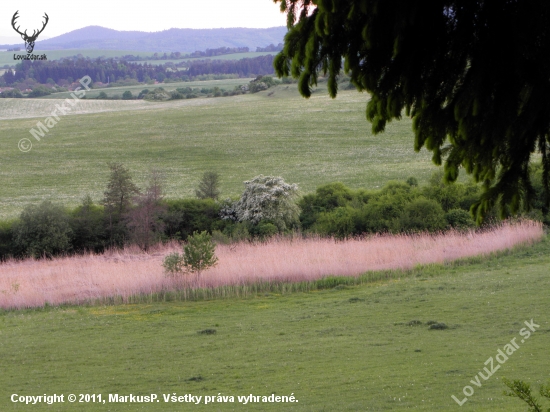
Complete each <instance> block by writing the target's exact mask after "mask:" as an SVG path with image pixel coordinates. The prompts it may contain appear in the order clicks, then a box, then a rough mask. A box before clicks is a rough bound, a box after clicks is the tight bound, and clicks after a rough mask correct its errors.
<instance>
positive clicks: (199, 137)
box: [0, 79, 436, 219]
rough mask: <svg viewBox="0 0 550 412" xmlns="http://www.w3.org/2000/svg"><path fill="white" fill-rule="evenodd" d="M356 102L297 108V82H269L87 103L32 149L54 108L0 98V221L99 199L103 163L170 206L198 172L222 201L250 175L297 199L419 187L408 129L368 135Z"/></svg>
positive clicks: (312, 102) (323, 101)
mask: <svg viewBox="0 0 550 412" xmlns="http://www.w3.org/2000/svg"><path fill="white" fill-rule="evenodd" d="M242 80H246V79H235V80H224V81H220V82H219V83H218V84H220V87H223V86H221V85H223V84H225V85H227V84H229V83H233V82H237V81H239V82H240V83H242ZM203 83H204V84H205V85H206V84H209V85H213V84H215V82H214V83H213V82H203ZM195 84H196V85H199V83H194V84H189V83H185V85H195ZM176 86H177V84H174V87H176ZM139 88H143V86H139V87H138V89H139ZM122 89H125V88H122ZM122 89H121V90H122ZM121 90H119V92H120V91H121ZM367 99H368V95H367V94H364V93H363V94H362V93H358V92H357V91H342V92H341V93H340V94H339V96H338V98H337V99H334V100H333V99H331V98H330V97H328V95H327V93H326V91H325V90H323V89H319V90H318V91H317V92H316V93H314V94H313V95H312V97H311V98H310V99H309V100H307V99H304V98H302V97H300V96H299V95H298V92H297V90H296V85H288V86H287V85H280V86H277V88H275V89H269V90H267V91H264V92H261V93H257V94H250V95H240V96H234V97H222V98H205V99H190V100H178V101H171V102H165V103H149V102H143V101H105V100H103V101H99V100H93V101H92V100H88V101H81V102H79V103H78V108H75V109H74V111H77V110H78V111H79V113H81V114H78V115H66V116H64V117H61V118H60V121H59V123H57V124H56V125H55V126H54V127H53V128H52V129H51V130H50V132H49V134H47V135H46V136H45V137H43V138H42V139H41V141H40V142H37V141H35V140H34V138H33V137H32V136H31V135H30V133H29V130H30V129H31V128H33V127H36V123H37V121H39V120H40V121H44V119H45V118H46V116H48V114H49V113H51V111H52V110H54V109H55V104H58V103H60V102H59V101H55V100H46V99H0V119H2V122H1V123H0V153H1V159H0V173H1V174H2V183H3V184H2V186H1V187H0V198H1V199H2V208H1V211H0V218H2V219H3V218H6V217H14V216H16V215H18V214H19V212H20V211H21V209H22V208H23V207H24V206H25V205H26V204H28V203H37V202H40V201H41V200H42V199H45V198H48V199H52V200H54V201H56V202H62V203H64V204H66V205H67V206H75V205H77V204H78V203H79V201H80V199H81V198H82V197H83V196H85V195H86V194H88V193H89V194H91V195H92V198H93V199H94V200H95V201H99V200H101V198H102V195H103V191H104V189H105V186H106V182H107V178H108V167H107V162H112V161H118V162H122V163H124V164H125V165H126V166H127V167H129V169H130V170H131V171H132V172H133V174H134V178H135V180H136V182H137V183H138V184H140V185H142V184H144V182H145V181H146V180H147V175H148V170H149V169H151V168H156V169H160V170H163V171H164V173H165V175H166V177H167V196H168V197H170V198H181V197H189V196H193V194H194V190H195V187H196V185H197V183H198V181H199V178H200V176H201V175H202V174H203V173H204V172H205V171H208V170H214V171H218V172H219V173H220V174H221V189H222V196H236V195H240V193H241V192H242V190H243V183H242V182H243V181H244V180H248V179H250V178H252V177H254V176H256V175H259V174H264V175H280V176H283V177H284V178H285V180H286V181H288V182H293V183H298V184H299V187H300V188H301V190H302V192H311V191H314V190H315V188H316V187H317V186H319V185H321V184H325V183H328V182H334V181H342V182H343V183H345V184H346V185H349V186H350V187H353V188H360V187H363V188H377V187H381V186H383V185H384V184H385V183H386V182H387V181H388V180H391V179H406V178H408V177H409V176H416V177H417V178H418V179H419V181H420V182H425V181H427V179H428V178H429V176H430V175H431V174H432V172H433V171H434V170H435V169H436V168H435V167H434V166H433V165H432V163H431V162H430V160H429V159H430V157H431V156H430V153H428V152H427V151H425V150H423V151H422V152H421V153H415V152H414V150H413V134H412V131H411V122H410V120H408V119H404V120H402V121H400V122H393V123H391V124H389V125H388V127H387V130H386V132H385V133H382V134H379V135H377V136H373V135H372V134H371V133H370V124H369V123H367V122H366V120H365V105H366V101H367ZM17 117H21V118H17ZM23 138H28V139H30V140H32V142H33V148H32V150H31V151H30V152H27V153H22V152H21V151H19V150H18V142H19V141H20V139H23Z"/></svg>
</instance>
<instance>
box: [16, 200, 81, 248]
mask: <svg viewBox="0 0 550 412" xmlns="http://www.w3.org/2000/svg"><path fill="white" fill-rule="evenodd" d="M69 221H70V219H69V216H68V214H67V213H66V212H65V210H64V209H63V208H62V207H61V206H57V205H54V204H53V203H51V202H50V201H47V200H46V201H44V202H42V203H41V204H40V205H38V206H32V205H31V206H27V207H26V208H25V209H24V210H23V212H22V213H21V216H20V218H19V221H18V222H16V223H15V225H14V227H13V238H14V243H15V245H16V246H17V247H19V248H20V249H21V251H22V253H23V254H24V255H26V256H32V257H35V258H39V257H42V256H47V257H51V256H54V255H56V254H60V253H66V252H68V251H69V250H70V249H71V237H72V230H71V226H70V224H69Z"/></svg>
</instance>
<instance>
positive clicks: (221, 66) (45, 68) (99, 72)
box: [0, 55, 273, 86]
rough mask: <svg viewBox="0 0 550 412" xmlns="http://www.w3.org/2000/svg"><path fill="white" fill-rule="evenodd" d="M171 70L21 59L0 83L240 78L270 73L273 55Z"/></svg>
mask: <svg viewBox="0 0 550 412" xmlns="http://www.w3.org/2000/svg"><path fill="white" fill-rule="evenodd" d="M178 67H179V70H174V68H173V67H169V66H168V65H152V64H147V63H144V64H141V63H133V62H129V61H125V60H116V59H99V58H98V59H89V58H78V59H74V60H69V59H63V60H58V61H36V62H32V61H22V62H20V63H18V64H17V65H16V67H15V71H14V70H12V69H8V70H6V72H5V73H4V74H3V75H2V76H1V77H0V86H1V85H5V86H13V85H15V84H17V83H21V82H23V81H26V80H27V79H33V80H34V81H36V82H38V83H41V84H52V83H60V82H62V81H69V83H71V82H73V81H75V80H76V79H80V78H82V77H83V76H90V77H91V78H92V80H93V81H94V82H101V83H114V82H116V81H120V80H128V79H133V80H135V81H137V82H148V81H151V80H157V81H159V82H163V81H186V80H190V79H191V78H192V77H195V76H201V75H209V74H220V75H222V74H235V75H238V76H240V77H250V76H252V75H265V74H272V73H273V56H271V55H268V56H259V57H255V58H245V59H241V60H199V61H190V62H189V61H185V62H182V63H180V65H178Z"/></svg>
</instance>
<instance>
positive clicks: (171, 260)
mask: <svg viewBox="0 0 550 412" xmlns="http://www.w3.org/2000/svg"><path fill="white" fill-rule="evenodd" d="M215 252H216V244H215V243H214V242H213V241H212V236H210V235H209V234H208V232H206V231H202V232H201V233H199V232H197V231H195V232H193V235H192V236H189V238H188V239H187V244H186V245H184V246H183V255H180V254H179V253H177V252H175V253H171V254H170V255H168V256H166V257H165V258H164V263H163V266H164V269H165V270H166V273H167V274H168V275H172V276H175V275H178V274H180V273H196V274H197V280H198V279H199V277H200V275H201V273H202V272H203V271H204V270H206V269H208V268H210V267H213V266H216V264H217V263H218V258H217V257H216V253H215Z"/></svg>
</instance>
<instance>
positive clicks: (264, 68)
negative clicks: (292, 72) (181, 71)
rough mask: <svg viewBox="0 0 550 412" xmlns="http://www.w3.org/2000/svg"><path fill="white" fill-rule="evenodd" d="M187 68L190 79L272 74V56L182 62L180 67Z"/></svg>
mask: <svg viewBox="0 0 550 412" xmlns="http://www.w3.org/2000/svg"><path fill="white" fill-rule="evenodd" d="M178 67H187V68H188V70H187V74H188V75H189V76H190V77H193V76H199V75H203V74H233V73H235V74H237V75H239V77H248V76H250V75H266V74H273V73H274V69H273V56H272V55H267V56H258V57H254V58H246V59H240V60H201V61H191V62H183V63H181V66H180V65H179V64H178Z"/></svg>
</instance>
